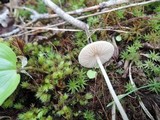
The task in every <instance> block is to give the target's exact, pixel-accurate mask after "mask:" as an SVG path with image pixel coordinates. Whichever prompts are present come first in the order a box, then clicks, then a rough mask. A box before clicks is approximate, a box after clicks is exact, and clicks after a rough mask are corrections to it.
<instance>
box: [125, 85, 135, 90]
mask: <svg viewBox="0 0 160 120" xmlns="http://www.w3.org/2000/svg"><path fill="white" fill-rule="evenodd" d="M124 87H125V91H126V92H130V91H133V90H134V89H135V88H134V86H133V85H132V84H131V83H127V84H126V85H125V86H124Z"/></svg>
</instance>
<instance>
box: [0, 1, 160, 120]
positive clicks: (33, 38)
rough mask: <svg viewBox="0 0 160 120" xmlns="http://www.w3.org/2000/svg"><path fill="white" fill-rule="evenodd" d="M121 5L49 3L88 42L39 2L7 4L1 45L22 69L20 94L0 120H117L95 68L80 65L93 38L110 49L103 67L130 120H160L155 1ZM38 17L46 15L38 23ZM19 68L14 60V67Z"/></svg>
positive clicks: (159, 18) (158, 8)
mask: <svg viewBox="0 0 160 120" xmlns="http://www.w3.org/2000/svg"><path fill="white" fill-rule="evenodd" d="M46 1H47V0H46ZM111 1H112V0H111ZM119 1H120V3H119V4H116V2H117V3H118V2H119ZM122 1H123V0H115V1H114V2H113V1H112V2H110V3H113V4H111V5H110V3H109V2H108V3H109V4H108V6H103V7H102V4H100V3H102V2H103V0H92V1H87V0H79V1H78V2H77V1H75V0H68V1H66V0H55V1H54V2H55V4H57V5H58V6H60V8H61V9H62V10H64V11H66V13H69V14H71V13H72V14H71V15H72V16H73V17H74V18H78V19H80V20H82V21H83V22H84V23H86V24H87V25H89V37H90V38H89V39H88V38H87V37H88V36H87V35H88V34H86V32H85V31H84V30H82V29H79V28H77V27H76V26H74V25H71V24H70V23H67V21H65V20H63V19H62V18H60V17H58V16H57V15H56V14H55V13H54V11H53V10H52V9H51V8H49V7H47V6H46V5H45V4H44V3H43V0H23V1H22V3H18V4H17V3H16V2H15V3H12V6H10V7H13V6H14V5H16V6H17V7H16V9H15V8H14V11H12V17H11V18H10V20H9V21H10V22H9V23H7V24H8V26H7V27H2V25H1V26H0V42H3V43H5V44H8V45H9V46H10V47H11V48H12V49H13V51H14V52H15V53H16V55H17V56H21V57H23V58H26V59H25V60H26V62H27V65H26V66H25V67H24V70H25V71H26V72H25V73H22V72H21V73H20V75H21V82H20V84H19V85H18V88H17V89H16V91H15V92H14V93H13V94H12V95H11V96H10V97H9V98H8V99H7V100H6V101H5V102H4V103H3V105H2V106H1V107H0V120H16V119H19V120H111V119H112V120H122V117H121V115H120V113H119V111H118V109H116V110H115V109H114V107H115V105H114V103H113V102H112V101H113V99H112V96H111V95H110V92H109V90H108V88H107V85H106V83H105V80H104V78H103V75H102V73H101V71H100V70H99V68H90V69H88V68H85V67H83V66H81V65H80V64H79V61H78V55H79V53H80V51H81V49H82V48H83V47H85V46H86V45H87V44H88V42H89V40H91V39H92V41H93V42H95V41H108V42H110V43H112V44H113V45H114V48H115V51H114V55H113V57H112V58H111V59H110V60H109V61H108V62H107V63H105V64H104V67H105V70H106V72H107V73H108V76H109V78H110V80H111V83H112V85H113V88H114V90H115V91H116V94H117V95H120V96H121V97H122V98H121V99H120V101H121V103H122V105H123V107H124V109H125V111H126V114H127V116H128V118H129V120H150V119H152V120H160V94H159V93H160V2H159V1H155V0H148V1H143V0H132V1H130V2H127V0H126V2H122ZM1 6H2V5H1ZM22 6H25V7H22ZM80 8H83V9H81V12H77V11H76V10H78V9H80ZM67 11H72V12H67ZM44 13H48V14H44ZM36 15H38V16H36ZM40 15H46V16H47V17H46V18H45V17H44V16H43V17H42V18H36V17H39V16H40ZM14 30H17V32H15V31H14ZM99 47H101V46H99ZM21 66H22V65H21V60H20V59H18V62H17V69H18V70H19V69H20V68H21Z"/></svg>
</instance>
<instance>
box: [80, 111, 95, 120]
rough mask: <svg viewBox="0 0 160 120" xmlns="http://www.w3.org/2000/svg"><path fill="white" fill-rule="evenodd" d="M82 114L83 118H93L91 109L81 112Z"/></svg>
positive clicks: (89, 119) (87, 119)
mask: <svg viewBox="0 0 160 120" xmlns="http://www.w3.org/2000/svg"><path fill="white" fill-rule="evenodd" d="M83 116H84V119H85V120H95V114H94V112H93V111H90V110H86V111H85V112H84V113H83Z"/></svg>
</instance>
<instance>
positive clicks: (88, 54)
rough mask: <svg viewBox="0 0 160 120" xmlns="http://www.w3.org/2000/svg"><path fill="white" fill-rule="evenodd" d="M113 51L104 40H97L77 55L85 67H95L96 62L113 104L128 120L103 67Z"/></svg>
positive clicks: (112, 47)
mask: <svg viewBox="0 0 160 120" xmlns="http://www.w3.org/2000/svg"><path fill="white" fill-rule="evenodd" d="M113 53H114V46H113V45H112V44H111V43H109V42H106V41H97V42H93V43H90V44H88V45H87V46H85V47H84V48H83V49H82V50H81V52H80V54H79V56H78V60H79V63H80V64H81V65H82V66H84V67H87V68H92V67H96V66H97V63H98V65H99V67H100V69H101V72H102V74H103V76H104V78H105V82H106V83H107V86H108V89H109V91H110V94H111V95H112V97H113V100H114V101H115V104H116V106H117V108H118V110H119V112H120V114H121V116H122V118H123V120H128V117H127V115H126V113H125V111H124V109H123V107H122V105H121V103H120V101H119V99H118V97H117V95H116V93H115V91H114V89H113V87H112V84H111V82H110V80H109V77H108V75H107V73H106V71H105V69H104V67H103V65H102V64H103V63H105V62H106V61H108V60H109V59H110V58H111V57H112V55H113Z"/></svg>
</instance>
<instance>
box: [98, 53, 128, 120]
mask: <svg viewBox="0 0 160 120" xmlns="http://www.w3.org/2000/svg"><path fill="white" fill-rule="evenodd" d="M96 60H97V63H98V65H99V67H100V69H101V72H102V74H103V76H104V78H105V81H106V83H107V86H108V89H109V91H110V93H111V95H112V97H113V100H114V101H115V104H116V106H117V108H118V110H119V112H120V114H121V116H122V118H123V120H129V119H128V117H127V114H126V112H125V111H124V109H123V107H122V105H121V103H120V101H119V99H118V97H117V95H116V93H115V91H114V89H113V87H112V84H111V82H110V80H109V77H108V75H107V73H106V71H105V69H104V67H103V65H102V62H101V60H100V58H99V57H98V56H96Z"/></svg>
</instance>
